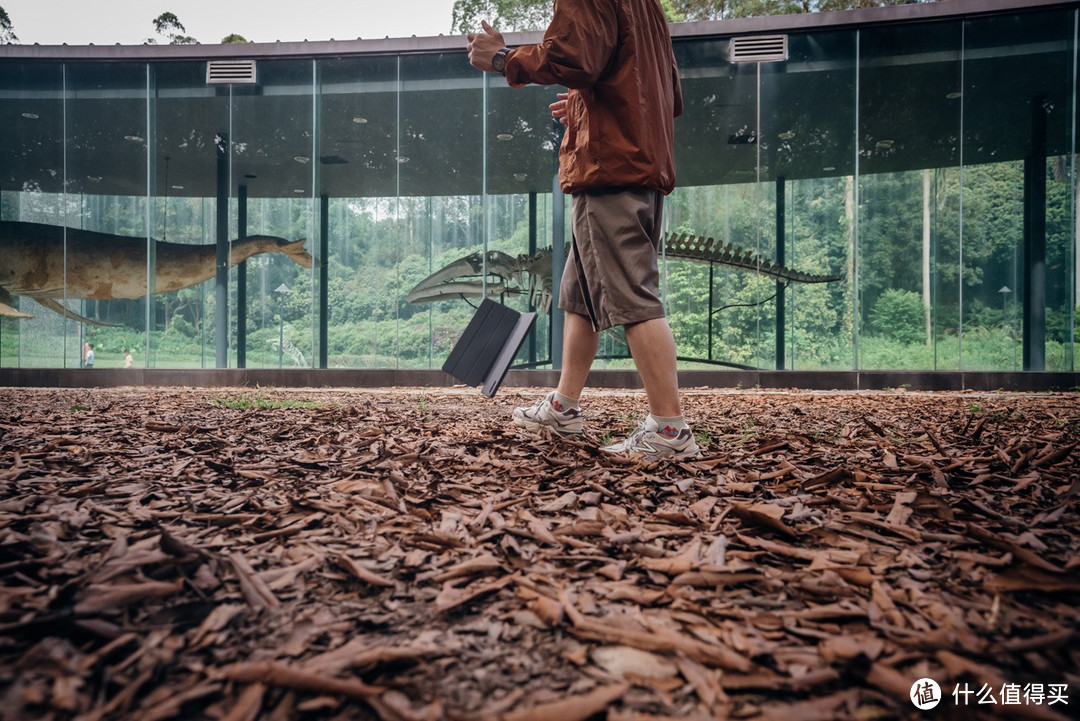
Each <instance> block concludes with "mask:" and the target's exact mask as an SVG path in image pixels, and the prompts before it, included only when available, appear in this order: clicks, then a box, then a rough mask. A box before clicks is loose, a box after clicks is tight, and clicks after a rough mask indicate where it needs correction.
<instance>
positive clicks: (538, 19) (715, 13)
mask: <svg viewBox="0 0 1080 721" xmlns="http://www.w3.org/2000/svg"><path fill="white" fill-rule="evenodd" d="M933 1H934V0H660V4H661V5H663V7H664V12H665V13H666V14H667V18H668V20H669V21H671V22H683V21H694V20H727V19H729V18H748V17H758V16H762V15H791V14H795V13H812V12H824V11H829V10H851V9H854V8H867V7H883V6H887V5H906V4H910V3H912V2H933ZM551 11H552V3H551V0H455V2H454V11H453V15H452V19H451V31H452V32H457V33H462V34H464V33H468V32H472V31H473V30H475V29H476V28H478V27H480V21H481V20H487V21H488V22H490V23H491V24H492V25H494V26H495V27H497V28H498V29H500V30H505V31H523V30H542V29H544V28H545V27H546V26H547V24H548V22H549V21H550V20H551Z"/></svg>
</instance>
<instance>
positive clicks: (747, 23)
mask: <svg viewBox="0 0 1080 721" xmlns="http://www.w3.org/2000/svg"><path fill="white" fill-rule="evenodd" d="M1065 6H1074V7H1080V0H939V1H938V2H934V3H918V4H911V5H894V6H890V7H881V8H865V9H860V10H841V11H835V12H820V13H798V14H792V15H771V16H766V17H757V18H740V19H736V20H715V21H704V22H692V23H674V24H673V25H672V26H671V31H672V36H673V37H676V38H681V37H697V36H705V35H729V36H730V35H741V34H748V33H762V32H798V31H800V30H811V29H814V30H820V29H822V28H830V27H835V28H840V27H851V26H860V25H872V24H877V23H885V22H903V21H914V20H933V19H945V18H950V17H957V16H970V15H986V14H994V13H1003V12H1010V11H1023V10H1039V9H1050V8H1055V7H1065ZM505 35H506V40H507V43H508V44H510V45H521V44H526V43H536V42H539V41H540V39H541V38H542V33H539V32H527V33H506V34H505ZM464 49H465V38H464V36H462V35H438V36H434V37H417V36H415V35H414V36H412V37H409V38H390V37H387V38H382V39H372V40H365V39H362V38H357V39H356V40H312V41H309V40H303V41H298V42H281V41H278V42H273V43H235V44H224V45H222V44H208V45H201V44H199V45H119V44H117V45H38V44H33V45H0V59H7V58H11V59H22V60H98V61H101V60H107V61H147V60H200V59H216V58H234V57H243V58H287V57H316V56H317V57H327V56H331V57H332V56H339V55H398V54H410V53H431V52H458V51H463V50H464Z"/></svg>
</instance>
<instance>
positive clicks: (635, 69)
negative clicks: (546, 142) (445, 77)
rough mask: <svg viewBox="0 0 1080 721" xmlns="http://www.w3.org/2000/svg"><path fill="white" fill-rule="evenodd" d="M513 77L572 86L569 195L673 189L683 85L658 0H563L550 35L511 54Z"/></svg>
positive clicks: (563, 174) (563, 156)
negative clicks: (614, 189)
mask: <svg viewBox="0 0 1080 721" xmlns="http://www.w3.org/2000/svg"><path fill="white" fill-rule="evenodd" d="M506 80H507V82H509V83H510V84H511V85H513V86H515V87H518V86H521V85H525V84H528V83H536V84H538V85H563V86H565V87H567V88H569V90H570V92H569V98H568V99H567V100H568V102H567V115H566V121H567V127H566V134H565V135H564V136H563V142H562V147H561V148H560V150H559V161H560V169H559V184H560V185H561V186H562V189H563V192H565V193H574V192H577V191H579V190H586V189H589V188H602V187H613V186H620V187H647V188H656V189H658V190H660V191H662V192H663V193H665V194H667V193H670V192H671V190H672V188H674V187H675V149H674V146H675V117H676V116H678V115H680V114H681V113H682V88H681V86H680V85H679V69H678V67H677V66H676V64H675V55H674V53H673V52H672V49H671V36H670V35H669V34H668V26H667V20H666V19H665V17H664V11H663V10H662V9H661V7H660V3H659V1H658V0H555V16H554V18H553V19H552V21H551V25H549V26H548V29H547V32H545V33H544V39H543V41H542V42H541V43H540V44H539V45H523V46H521V47H519V48H516V49H514V50H512V51H511V52H510V55H509V57H508V58H507V62H506Z"/></svg>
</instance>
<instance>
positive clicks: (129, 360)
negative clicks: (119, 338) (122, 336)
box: [124, 349, 135, 368]
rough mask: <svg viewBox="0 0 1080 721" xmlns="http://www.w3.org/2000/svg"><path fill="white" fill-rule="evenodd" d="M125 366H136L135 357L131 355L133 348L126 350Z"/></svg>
mask: <svg viewBox="0 0 1080 721" xmlns="http://www.w3.org/2000/svg"><path fill="white" fill-rule="evenodd" d="M124 367H125V368H134V367H135V359H134V358H132V357H131V350H130V349H128V350H126V351H124Z"/></svg>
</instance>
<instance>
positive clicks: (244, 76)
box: [206, 60, 255, 85]
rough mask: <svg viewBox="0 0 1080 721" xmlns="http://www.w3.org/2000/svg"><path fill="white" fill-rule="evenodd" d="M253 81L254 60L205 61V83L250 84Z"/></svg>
mask: <svg viewBox="0 0 1080 721" xmlns="http://www.w3.org/2000/svg"><path fill="white" fill-rule="evenodd" d="M254 82H255V61H254V60H210V61H208V62H207V63H206V84H207V85H228V84H235V85H251V84H253V83H254Z"/></svg>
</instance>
